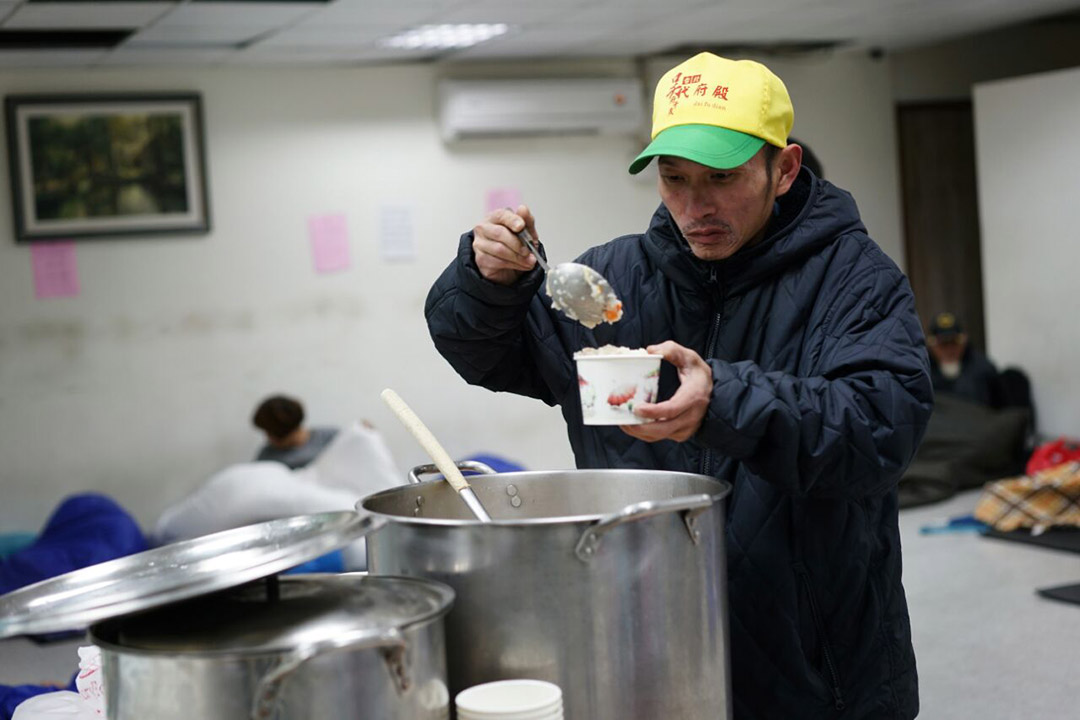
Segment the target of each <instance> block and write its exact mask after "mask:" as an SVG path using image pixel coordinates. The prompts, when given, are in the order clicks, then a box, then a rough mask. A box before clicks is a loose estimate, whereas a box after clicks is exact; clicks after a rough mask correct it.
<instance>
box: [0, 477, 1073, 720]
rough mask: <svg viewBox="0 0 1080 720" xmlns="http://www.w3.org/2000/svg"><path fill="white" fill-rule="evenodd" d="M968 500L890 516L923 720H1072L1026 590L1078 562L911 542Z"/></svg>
mask: <svg viewBox="0 0 1080 720" xmlns="http://www.w3.org/2000/svg"><path fill="white" fill-rule="evenodd" d="M977 496H978V494H977V493H974V492H971V493H965V494H963V495H960V496H957V497H955V498H953V499H952V500H949V501H948V502H945V503H940V504H937V505H931V506H928V507H925V508H917V509H914V510H907V511H904V512H903V513H902V514H901V516H900V524H901V529H902V531H903V535H904V564H905V573H904V585H905V586H906V588H907V592H908V600H909V603H910V606H911V624H912V627H913V629H914V633H915V652H916V654H917V656H918V663H919V680H920V684H921V688H922V690H921V694H922V712H921V713H920V717H921V718H927V719H928V720H939V719H947V720H968V719H969V718H970V719H972V720H1019V719H1024V720H1027V719H1028V718H1038V719H1039V720H1075V719H1076V718H1080V605H1068V604H1065V603H1059V602H1054V601H1051V600H1045V599H1043V598H1041V597H1039V596H1037V595H1035V592H1034V591H1035V588H1039V587H1046V586H1052V585H1062V584H1066V583H1080V555H1078V554H1073V553H1065V552H1058V551H1053V550H1046V549H1042V548H1036V547H1031V546H1025V545H1021V544H1018V543H1008V542H1001V541H995V540H986V539H983V538H979V537H977V536H976V535H974V534H968V533H964V534H945V535H921V534H920V533H919V528H920V527H922V526H923V525H926V524H928V523H930V522H932V521H934V520H937V519H939V518H946V517H952V516H955V515H963V514H967V513H970V512H971V511H972V509H973V508H974V506H975V500H976V498H977ZM79 644H80V642H79V641H70V642H65V643H60V644H56V645H50V646H37V645H34V644H32V643H30V642H28V641H26V640H7V641H0V683H4V684H18V683H46V682H56V683H65V682H67V681H68V680H69V679H70V677H71V674H72V673H74V672H75V670H76V669H77V668H78V656H77V653H76V648H77V647H78V646H79Z"/></svg>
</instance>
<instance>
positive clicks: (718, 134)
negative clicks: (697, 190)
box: [630, 125, 765, 175]
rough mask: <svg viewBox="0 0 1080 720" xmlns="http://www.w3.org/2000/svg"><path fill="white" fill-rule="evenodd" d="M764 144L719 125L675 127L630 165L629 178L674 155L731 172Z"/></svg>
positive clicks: (666, 131) (659, 137)
mask: <svg viewBox="0 0 1080 720" xmlns="http://www.w3.org/2000/svg"><path fill="white" fill-rule="evenodd" d="M764 144H765V141H764V140H762V139H761V138H759V137H754V136H753V135H747V134H746V133H742V132H739V131H738V130H728V129H727V128H722V127H717V126H716V125H675V126H673V127H669V128H668V129H667V130H664V131H663V132H661V133H660V134H659V135H657V136H656V137H655V138H654V139H653V141H652V142H651V143H649V146H648V147H647V148H645V150H643V151H642V153H641V154H640V155H638V156H637V158H635V159H634V162H632V163H630V174H631V175H637V174H638V173H639V172H641V171H642V170H644V169H645V166H646V165H648V164H649V162H650V161H651V160H652V159H653V158H654V157H657V156H659V155H672V156H674V157H680V158H684V159H686V160H692V161H693V162H696V163H700V164H702V165H706V166H708V167H711V168H716V169H717V170H730V169H731V168H735V167H739V166H740V165H742V164H743V163H744V162H746V161H747V160H749V159H750V158H752V157H754V155H756V154H757V151H758V150H760V149H761V146H762V145H764Z"/></svg>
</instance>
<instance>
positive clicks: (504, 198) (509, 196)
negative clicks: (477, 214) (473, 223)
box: [485, 187, 521, 212]
mask: <svg viewBox="0 0 1080 720" xmlns="http://www.w3.org/2000/svg"><path fill="white" fill-rule="evenodd" d="M520 204H521V191H520V190H518V189H517V188H512V187H505V188H492V189H491V190H488V191H487V203H486V207H485V212H491V211H492V210H498V209H499V208H513V209H514V210H517V206H518V205H520Z"/></svg>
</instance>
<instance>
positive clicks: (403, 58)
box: [229, 44, 437, 65]
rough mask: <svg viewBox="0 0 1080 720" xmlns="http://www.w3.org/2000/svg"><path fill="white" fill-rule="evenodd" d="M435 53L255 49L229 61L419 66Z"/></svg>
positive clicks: (319, 48) (235, 54)
mask: <svg viewBox="0 0 1080 720" xmlns="http://www.w3.org/2000/svg"><path fill="white" fill-rule="evenodd" d="M436 54H437V53H432V51H431V50H412V51H401V50H384V49H381V48H374V47H368V48H350V47H266V46H263V45H261V44H260V45H253V46H251V47H249V48H246V49H244V50H242V51H240V52H237V53H234V54H233V55H232V56H230V57H229V62H230V64H298V65H304V64H317V63H358V62H415V61H418V60H425V59H428V58H432V57H435V55H436Z"/></svg>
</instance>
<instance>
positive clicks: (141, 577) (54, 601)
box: [0, 511, 386, 638]
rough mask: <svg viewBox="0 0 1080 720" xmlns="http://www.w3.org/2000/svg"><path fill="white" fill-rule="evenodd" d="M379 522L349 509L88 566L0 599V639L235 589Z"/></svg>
mask: <svg viewBox="0 0 1080 720" xmlns="http://www.w3.org/2000/svg"><path fill="white" fill-rule="evenodd" d="M385 523H386V520H385V519H382V518H377V517H375V516H372V515H367V514H362V515H361V514H357V513H354V512H351V511H344V512H329V513H319V514H315V515H301V516H298V517H292V518H281V519H278V520H271V521H269V522H264V523H259V524H257V525H248V526H246V527H241V528H235V529H232V530H225V531H222V532H218V533H213V534H212V535H205V536H203V537H198V538H193V539H191V540H184V541H182V542H178V543H173V544H171V545H164V546H162V547H159V548H155V549H153V550H147V551H146V552H141V553H138V554H135V555H128V556H126V557H122V558H118V559H116V560H110V561H108V562H104V563H101V564H98V565H91V566H90V567H86V568H82V569H80V570H75V571H74V572H69V573H66V574H64V575H58V576H57V577H54V578H50V579H48V580H43V581H41V582H38V583H35V584H33V585H29V586H27V587H24V588H22V589H20V590H16V591H14V592H11V593H8V594H7V595H3V596H0V638H4V637H11V636H13V635H36V634H44V633H52V632H60V631H64V630H72V629H81V628H83V627H86V626H87V625H89V624H91V623H95V622H98V621H100V620H104V619H106V618H111V617H118V616H120V615H127V614H128V613H133V612H138V611H140V610H148V609H150V608H156V607H160V606H162V605H166V604H169V603H173V602H176V601H178V600H186V599H188V598H193V597H197V596H199V595H205V594H207V593H212V592H214V591H217V590H223V589H225V588H230V587H236V586H238V585H243V584H244V583H247V582H250V581H252V580H258V579H259V578H263V577H267V576H268V575H273V574H275V573H279V572H282V571H283V570H288V569H289V568H292V567H295V566H297V565H299V564H301V563H304V562H307V561H308V560H313V559H314V558H317V557H319V556H320V555H324V554H326V553H328V552H332V551H334V550H337V549H339V548H342V547H344V546H345V545H348V544H349V543H350V542H352V541H354V540H356V539H358V538H360V537H362V536H364V535H366V534H368V533H369V532H372V531H374V530H377V529H379V528H380V527H382V526H383V525H384V524H385Z"/></svg>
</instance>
